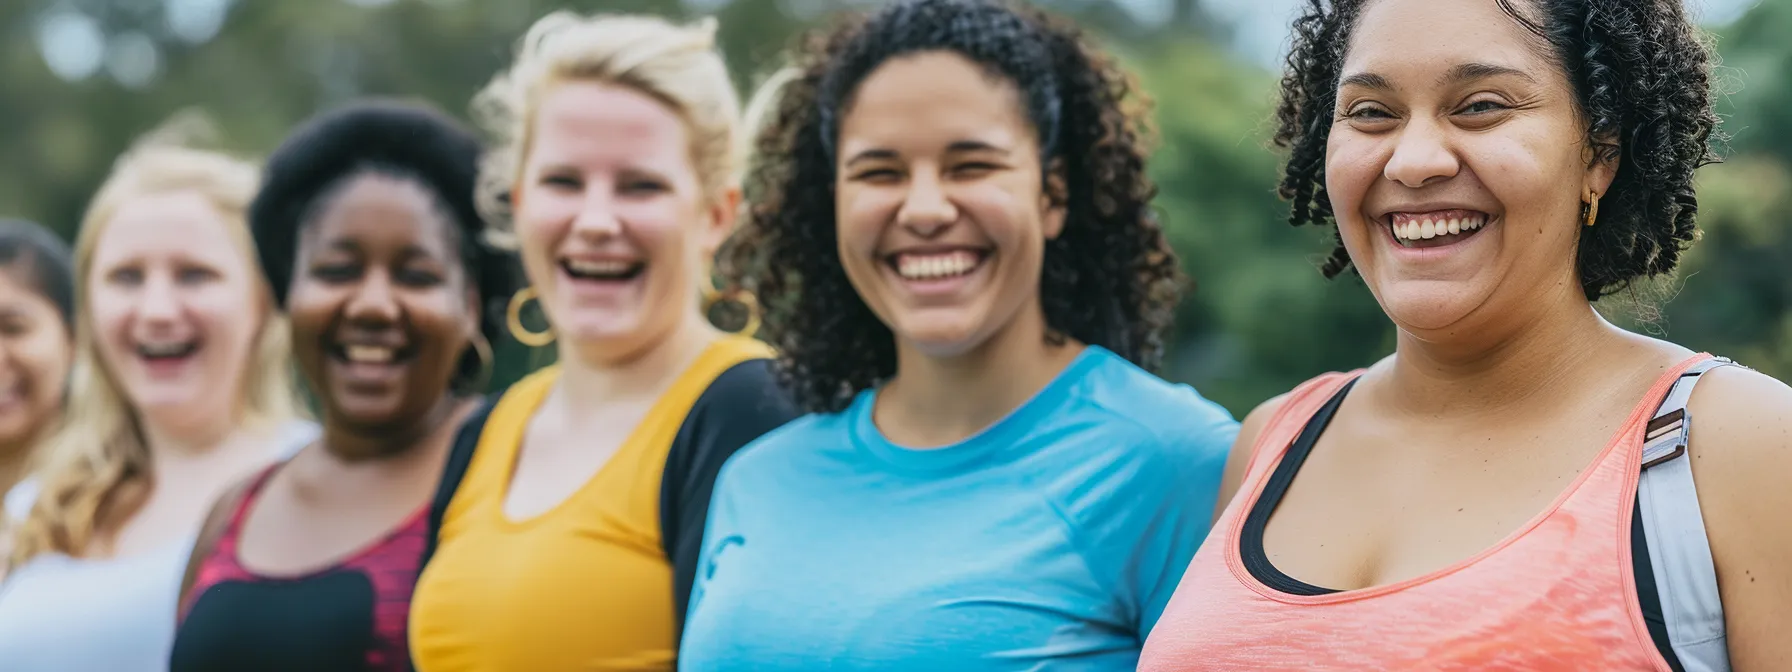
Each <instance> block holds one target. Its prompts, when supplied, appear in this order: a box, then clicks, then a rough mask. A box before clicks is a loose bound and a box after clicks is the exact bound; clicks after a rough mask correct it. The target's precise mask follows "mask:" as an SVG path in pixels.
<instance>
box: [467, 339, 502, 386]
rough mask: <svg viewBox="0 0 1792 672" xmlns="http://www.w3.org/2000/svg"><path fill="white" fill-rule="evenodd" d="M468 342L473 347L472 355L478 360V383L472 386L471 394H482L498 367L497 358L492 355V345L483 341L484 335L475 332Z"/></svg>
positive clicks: (490, 382)
mask: <svg viewBox="0 0 1792 672" xmlns="http://www.w3.org/2000/svg"><path fill="white" fill-rule="evenodd" d="M469 342H470V343H471V345H472V346H473V355H474V356H476V357H478V358H479V378H477V379H476V380H478V381H479V383H478V384H477V385H474V386H473V392H475V393H478V394H483V393H485V388H486V386H487V385H491V384H492V371H493V370H495V369H496V368H497V365H498V360H497V356H496V355H493V354H492V344H491V342H490V341H487V340H485V334H482V333H479V332H478V331H475V332H473V338H471V339H469Z"/></svg>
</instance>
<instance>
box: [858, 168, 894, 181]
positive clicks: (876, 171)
mask: <svg viewBox="0 0 1792 672" xmlns="http://www.w3.org/2000/svg"><path fill="white" fill-rule="evenodd" d="M897 177H900V174H899V173H897V172H896V171H894V170H891V169H889V168H872V169H869V170H861V171H859V172H857V173H853V175H852V179H854V180H859V181H864V182H887V181H890V180H893V179H896V178H897Z"/></svg>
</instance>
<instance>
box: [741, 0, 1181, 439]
mask: <svg viewBox="0 0 1792 672" xmlns="http://www.w3.org/2000/svg"><path fill="white" fill-rule="evenodd" d="M938 50H944V51H951V52H956V53H958V54H961V55H963V56H965V57H966V58H969V59H970V60H972V61H974V62H976V63H978V64H979V65H981V66H983V67H984V68H986V69H987V70H988V71H989V72H990V74H992V75H994V76H998V77H1000V78H1002V79H1004V80H1006V81H1008V82H1011V83H1013V84H1014V86H1015V87H1016V89H1017V90H1018V91H1019V92H1020V93H1021V96H1022V102H1023V104H1024V106H1025V108H1026V110H1025V111H1026V113H1027V116H1028V119H1029V120H1030V121H1031V122H1032V124H1033V126H1034V128H1035V130H1036V131H1037V132H1038V136H1039V143H1038V144H1039V147H1040V151H1041V152H1042V157H1041V158H1042V161H1041V165H1042V166H1047V167H1048V168H1050V170H1048V171H1046V172H1047V173H1048V175H1047V178H1046V188H1047V193H1048V194H1049V195H1050V197H1051V198H1053V199H1054V200H1056V201H1057V202H1058V203H1060V204H1062V205H1063V206H1064V207H1065V208H1066V212H1067V216H1066V218H1065V224H1064V230H1063V233H1062V234H1061V235H1059V236H1058V237H1057V238H1056V239H1054V240H1050V241H1047V243H1046V246H1045V264H1044V269H1043V272H1042V276H1041V278H1040V302H1041V304H1042V307H1043V310H1044V313H1045V320H1046V324H1047V326H1048V329H1049V333H1048V335H1047V338H1048V339H1050V340H1051V341H1053V342H1062V341H1064V340H1065V339H1066V338H1072V339H1076V340H1078V341H1081V342H1084V343H1090V344H1095V345H1100V346H1102V347H1105V348H1107V349H1109V350H1112V351H1113V352H1115V353H1116V354H1118V355H1120V356H1121V357H1124V358H1126V359H1128V360H1130V361H1132V362H1134V363H1136V364H1138V365H1140V366H1142V367H1145V368H1147V369H1151V368H1155V367H1156V365H1157V364H1158V362H1159V360H1160V359H1161V358H1162V351H1163V339H1162V333H1163V331H1164V330H1165V328H1167V327H1168V326H1169V323H1170V320H1171V317H1172V310H1173V307H1174V306H1175V304H1176V301H1177V299H1178V298H1179V294H1180V292H1181V290H1182V281H1183V278H1182V275H1181V271H1180V268H1179V267H1178V264H1177V261H1176V258H1175V255H1174V253H1173V251H1172V250H1171V248H1170V245H1169V243H1168V241H1167V240H1166V239H1165V237H1164V232H1163V227H1162V226H1161V224H1160V223H1159V222H1158V219H1157V216H1156V214H1155V213H1154V212H1153V211H1152V210H1151V208H1150V203H1151V199H1152V198H1153V197H1154V196H1155V195H1156V191H1157V188H1156V186H1155V185H1154V184H1153V183H1152V182H1151V180H1150V179H1149V178H1148V177H1147V175H1146V174H1145V157H1146V154H1147V145H1148V143H1149V140H1150V138H1151V133H1150V129H1149V128H1148V127H1147V125H1146V123H1147V115H1146V114H1145V111H1146V108H1147V106H1148V105H1149V102H1148V101H1146V100H1145V99H1144V96H1143V95H1142V93H1141V92H1140V91H1139V89H1138V87H1137V85H1136V84H1135V83H1134V82H1133V81H1132V78H1131V77H1130V76H1129V75H1128V74H1127V73H1126V72H1125V71H1123V70H1122V69H1121V68H1120V67H1119V65H1118V64H1117V63H1116V62H1115V61H1114V60H1113V59H1112V58H1111V57H1109V56H1107V55H1105V54H1102V53H1100V52H1099V51H1097V50H1096V49H1095V48H1094V47H1093V46H1091V45H1090V44H1089V43H1088V42H1087V41H1086V40H1085V39H1084V37H1083V35H1082V34H1081V32H1080V31H1079V30H1078V29H1077V28H1076V27H1075V26H1073V25H1070V24H1068V23H1066V22H1062V21H1059V20H1057V19H1054V18H1052V17H1050V16H1048V15H1046V14H1044V13H1042V12H1040V11H1038V10H1035V9H1033V8H1031V7H1028V6H1025V5H1022V4H1018V3H1015V4H1009V3H1005V2H1001V1H999V0H901V1H899V2H895V3H892V4H890V5H887V6H885V7H883V8H881V9H879V10H878V11H876V12H875V13H871V14H861V15H856V16H849V17H846V18H845V19H844V20H842V21H840V22H838V23H837V24H836V25H834V26H832V27H829V28H825V29H822V30H820V31H818V32H816V33H813V34H811V35H809V36H807V37H806V38H805V39H804V40H802V41H801V42H800V43H799V46H798V49H797V52H798V53H797V55H796V59H795V65H794V68H795V69H796V70H797V72H798V73H799V74H796V75H795V76H794V78H793V79H792V80H791V81H790V82H789V83H787V84H785V85H783V86H782V87H781V89H780V93H781V94H782V97H781V98H780V99H778V101H777V103H776V107H775V109H771V110H769V111H768V113H767V114H768V117H769V119H768V123H767V125H766V128H765V129H764V130H763V131H762V132H761V134H760V136H759V138H758V147H757V152H756V154H757V158H758V165H757V166H756V170H754V171H753V172H752V173H750V175H751V178H750V181H749V183H748V185H747V190H748V193H749V194H750V196H751V199H752V203H753V207H752V210H751V212H750V214H749V216H748V218H747V221H746V222H745V223H744V224H743V226H742V227H741V229H740V230H739V231H738V232H737V233H736V235H735V236H734V237H733V238H732V239H731V240H730V241H729V243H728V245H727V246H725V247H724V249H723V251H722V253H721V254H720V255H718V259H717V268H718V270H719V271H720V272H721V273H722V274H723V275H724V277H726V278H727V279H728V280H729V282H730V284H731V285H733V286H734V287H736V288H740V289H745V290H747V291H751V292H754V293H755V294H757V295H758V296H760V297H764V299H765V300H766V302H767V311H768V315H767V319H766V321H765V326H766V334H767V337H768V340H769V341H771V342H772V344H773V345H775V346H777V347H778V348H779V350H780V351H781V353H782V354H781V357H780V364H781V367H780V369H781V371H782V373H783V377H784V381H785V383H786V384H787V385H789V386H790V388H791V391H792V392H793V394H794V395H795V397H796V398H797V399H798V401H799V402H800V403H802V404H803V405H804V406H805V407H806V408H808V409H810V410H813V411H822V412H833V411H839V410H841V409H843V408H845V406H846V405H847V404H849V403H850V402H851V399H852V397H853V396H854V395H856V394H857V393H858V392H859V391H862V390H864V389H866V388H868V387H870V386H872V385H875V384H876V383H878V382H879V381H882V380H886V379H888V378H889V377H890V376H892V375H894V374H895V372H896V344H895V337H894V336H893V335H892V333H891V332H890V329H889V327H888V326H886V325H885V324H884V323H883V322H882V321H881V320H879V319H878V317H877V316H876V315H875V314H874V313H872V312H871V309H870V308H869V307H867V306H866V305H865V302H864V301H863V300H862V299H860V298H859V296H858V294H857V293H856V292H855V291H854V289H853V286H852V284H851V283H850V282H848V280H847V277H846V272H845V271H844V269H843V268H842V267H841V264H840V259H839V256H838V254H837V252H836V248H835V240H836V230H835V221H834V192H833V189H832V187H831V185H833V184H834V183H835V158H834V156H833V146H834V143H835V142H836V141H837V140H838V137H837V135H836V134H837V133H838V128H837V127H836V121H835V120H836V118H837V117H838V116H839V115H840V114H841V113H842V112H843V111H844V110H845V109H847V107H848V106H849V105H850V104H851V101H852V96H853V93H854V91H855V90H856V88H857V86H858V85H859V83H860V82H861V81H863V80H864V78H865V77H866V76H867V75H869V74H870V73H871V72H873V71H874V70H876V69H877V67H878V66H879V65H881V64H883V63H884V62H886V61H888V60H890V59H892V58H895V57H898V56H901V55H904V54H911V53H916V52H922V51H938ZM1049 173H1055V174H1056V175H1058V176H1059V177H1061V178H1062V180H1061V182H1059V181H1057V180H1053V179H1051V175H1050V174H1049ZM1054 184H1056V185H1058V186H1057V187H1054V186H1053V185H1054ZM824 185H827V186H824Z"/></svg>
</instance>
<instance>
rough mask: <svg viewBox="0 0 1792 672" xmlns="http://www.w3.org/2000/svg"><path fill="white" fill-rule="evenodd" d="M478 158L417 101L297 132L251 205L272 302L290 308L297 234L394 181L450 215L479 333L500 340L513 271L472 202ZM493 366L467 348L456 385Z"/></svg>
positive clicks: (337, 112) (469, 138) (351, 111)
mask: <svg viewBox="0 0 1792 672" xmlns="http://www.w3.org/2000/svg"><path fill="white" fill-rule="evenodd" d="M479 159H480V145H479V141H478V140H477V139H476V138H475V137H474V136H473V135H472V133H471V132H470V131H467V130H466V129H464V128H462V126H461V125H460V124H459V123H457V122H455V121H454V120H453V119H452V118H450V117H448V116H447V115H446V114H443V113H441V112H438V111H436V110H435V109H433V108H430V107H426V106H423V105H419V104H411V103H400V102H393V101H377V100H376V101H364V102H359V103H353V104H349V105H346V106H343V107H340V108H337V109H334V110H330V111H328V112H325V113H323V114H320V115H318V116H317V117H315V118H313V119H312V120H311V121H309V122H307V123H306V124H305V125H304V126H301V127H300V128H299V129H298V130H296V131H293V133H292V135H290V136H288V137H287V138H286V140H285V141H284V142H282V143H281V144H280V147H279V148H278V149H276V150H274V153H273V155H272V156H271V157H269V159H268V162H267V167H266V168H265V170H264V176H263V180H262V183H261V189H260V191H259V192H257V194H256V196H255V201H254V203H252V204H251V205H250V208H249V226H250V230H251V231H252V232H253V234H254V236H255V247H256V253H257V255H258V256H259V257H260V260H261V268H262V272H263V274H264V275H265V276H266V277H267V281H268V285H269V287H270V288H271V289H272V290H273V294H274V300H275V301H276V302H278V303H279V305H281V306H282V307H284V306H285V303H286V293H287V290H288V289H289V288H290V287H291V286H292V274H293V263H294V261H295V259H296V258H297V254H298V253H297V246H298V240H299V234H300V232H301V230H303V229H304V227H305V226H307V225H309V224H310V223H311V221H312V220H313V219H314V218H315V217H316V216H317V215H318V213H319V211H320V210H321V209H322V208H323V207H324V206H325V205H326V204H328V203H330V202H331V201H332V200H333V198H334V196H335V194H337V193H338V192H339V191H340V190H341V189H342V188H343V187H345V186H347V185H348V184H349V183H350V182H352V181H353V180H354V179H355V178H358V177H361V176H365V175H369V174H380V175H388V176H393V177H398V178H401V179H406V180H411V181H414V182H416V183H417V184H418V185H420V186H422V187H423V188H424V189H425V191H427V192H428V193H430V194H431V195H433V196H434V197H435V199H436V201H437V206H438V207H439V208H440V209H441V211H442V212H444V213H446V214H448V215H449V219H450V220H451V223H452V225H453V227H454V228H453V231H455V232H456V234H455V235H454V238H455V239H456V240H454V241H453V242H454V244H456V245H458V247H459V250H460V261H461V264H462V265H463V267H464V268H465V270H466V274H467V279H468V281H469V284H470V285H471V286H472V287H473V288H474V290H475V291H477V292H478V294H479V302H480V305H481V307H482V309H481V310H480V311H479V312H480V315H479V331H480V333H481V334H483V335H484V336H485V338H486V341H487V342H488V343H496V342H498V338H500V337H501V336H502V335H503V334H504V328H505V326H504V312H503V309H504V306H505V304H504V302H505V301H506V300H508V299H509V298H510V293H511V291H513V290H514V289H515V283H516V280H515V275H516V274H515V272H514V270H513V269H512V265H511V262H510V257H509V255H507V254H506V253H505V252H503V251H501V250H498V249H496V248H495V247H493V246H492V245H491V244H490V243H489V242H488V241H487V240H486V236H485V234H484V231H485V220H484V219H483V218H481V217H480V214H479V210H478V207H477V206H476V205H475V204H474V185H475V183H476V182H477V180H478V175H479ZM487 364H488V363H485V362H481V361H480V359H479V355H478V354H477V353H476V352H475V351H474V350H471V349H469V350H468V351H467V352H466V354H465V355H463V356H462V357H461V361H460V364H459V367H458V370H457V371H456V374H455V384H456V385H461V386H464V385H467V384H469V382H470V381H474V380H476V379H477V378H478V377H479V376H480V373H481V369H482V368H483V367H484V366H486V365H487Z"/></svg>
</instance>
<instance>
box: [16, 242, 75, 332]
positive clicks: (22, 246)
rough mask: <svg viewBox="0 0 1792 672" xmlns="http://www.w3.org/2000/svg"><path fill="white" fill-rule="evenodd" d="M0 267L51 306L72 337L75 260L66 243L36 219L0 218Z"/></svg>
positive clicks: (73, 325)
mask: <svg viewBox="0 0 1792 672" xmlns="http://www.w3.org/2000/svg"><path fill="white" fill-rule="evenodd" d="M0 271H5V272H7V273H9V274H11V275H12V276H13V278H14V280H16V281H18V282H20V283H21V284H24V285H25V286H26V287H27V288H29V289H31V290H32V291H35V292H37V293H38V295H39V296H42V297H44V300H45V301H48V302H50V305H52V306H55V307H56V315H57V317H60V318H62V327H63V329H65V330H67V332H68V334H69V337H70V338H73V337H74V334H75V261H74V255H73V253H72V252H70V251H69V247H68V243H66V242H63V240H62V239H61V238H59V237H57V236H56V234H54V233H51V232H50V230H49V229H46V228H44V226H43V225H42V224H38V223H37V222H28V221H25V220H22V219H4V218H0Z"/></svg>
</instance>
